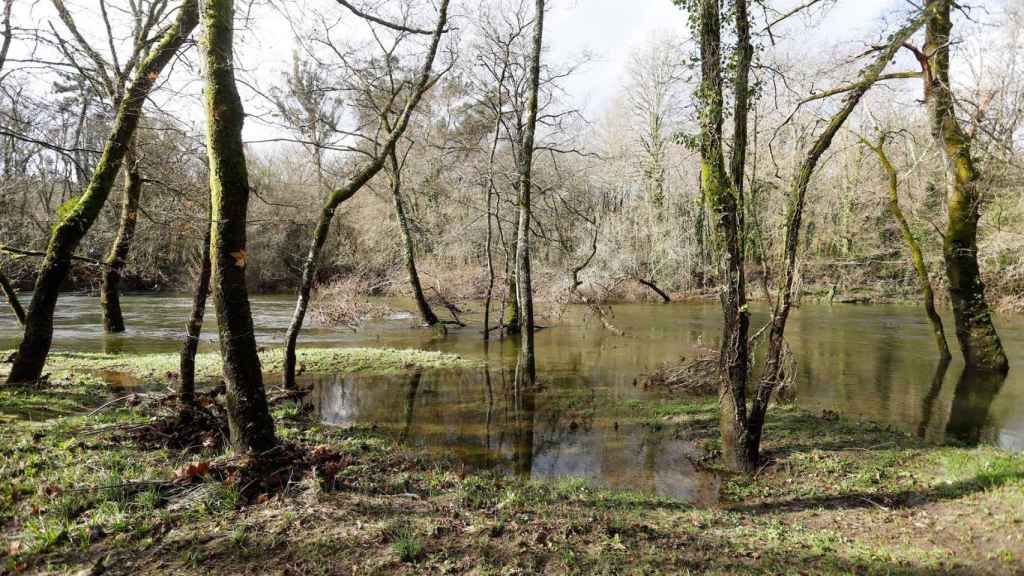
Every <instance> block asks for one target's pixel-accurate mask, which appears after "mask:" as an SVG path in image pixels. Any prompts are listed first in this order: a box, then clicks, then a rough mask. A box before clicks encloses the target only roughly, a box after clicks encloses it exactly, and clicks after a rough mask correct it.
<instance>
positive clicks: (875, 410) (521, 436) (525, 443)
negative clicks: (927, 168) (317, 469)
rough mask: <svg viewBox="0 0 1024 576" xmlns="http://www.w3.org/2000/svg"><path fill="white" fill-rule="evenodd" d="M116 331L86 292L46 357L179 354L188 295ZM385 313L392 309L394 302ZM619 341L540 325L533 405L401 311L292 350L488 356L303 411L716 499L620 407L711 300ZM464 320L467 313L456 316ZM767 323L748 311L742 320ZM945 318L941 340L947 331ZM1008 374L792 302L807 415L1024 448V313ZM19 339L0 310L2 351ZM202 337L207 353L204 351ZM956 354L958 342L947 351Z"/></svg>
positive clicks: (480, 452)
mask: <svg viewBox="0 0 1024 576" xmlns="http://www.w3.org/2000/svg"><path fill="white" fill-rule="evenodd" d="M124 304H125V309H126V322H127V324H128V326H129V331H128V333H126V334H124V335H116V336H110V335H104V334H103V333H102V330H101V324H100V315H99V305H98V301H97V299H96V298H92V297H84V296H65V297H62V298H61V301H60V305H59V310H60V314H59V315H58V318H57V326H56V330H55V335H54V349H56V350H70V351H94V352H100V351H105V352H111V353H140V352H169V351H176V350H177V349H178V346H179V338H180V336H181V333H182V332H183V328H184V323H185V319H186V317H187V314H188V307H189V305H190V304H189V300H188V299H187V298H181V297H169V296H128V297H126V298H125V299H124ZM393 304H394V305H395V306H396V307H398V306H400V303H393ZM291 307H292V301H291V298H289V297H260V298H256V299H255V300H254V304H253V310H254V314H255V323H256V326H257V338H258V340H259V341H260V342H261V344H265V345H276V344H279V343H280V341H281V339H282V336H283V333H284V330H285V328H286V327H287V323H288V319H289V317H290V313H291ZM614 313H615V318H614V322H615V324H616V325H617V326H618V327H619V328H621V329H623V330H624V331H625V332H626V336H625V337H619V336H616V335H614V334H612V333H610V332H608V331H607V330H605V329H604V328H603V327H602V326H601V324H600V323H599V322H597V321H596V320H593V319H591V318H589V315H588V314H587V312H586V311H585V310H583V309H581V308H574V307H570V308H567V309H566V310H564V311H563V313H562V314H561V315H559V316H554V317H547V318H544V319H543V320H542V321H541V323H542V324H545V325H547V326H549V328H548V329H546V330H543V331H542V332H540V333H538V334H537V339H536V341H537V350H538V354H537V358H538V370H539V373H540V375H541V379H542V380H543V383H544V387H543V389H542V390H541V391H540V392H537V393H534V394H532V395H523V394H517V393H516V391H515V389H514V387H512V386H511V385H510V380H511V371H512V370H513V366H512V363H513V362H514V359H515V356H516V347H515V343H514V342H509V341H503V342H493V343H491V345H490V346H489V347H485V346H484V344H483V343H482V341H481V339H480V335H479V331H478V330H477V329H474V328H466V329H462V330H458V331H454V332H453V333H452V334H450V335H449V336H448V337H446V338H439V337H436V336H434V335H433V334H432V333H431V332H430V331H426V330H420V329H415V328H413V326H414V325H415V322H414V320H413V319H412V317H411V316H410V315H409V314H408V313H404V312H399V313H396V314H395V315H393V316H392V317H391V318H389V319H386V320H381V321H375V322H372V323H370V324H368V325H367V326H365V327H364V328H363V329H361V330H359V331H358V332H353V331H350V330H329V329H324V328H316V327H313V328H311V329H309V330H307V331H306V332H305V333H304V336H303V339H302V342H301V345H304V346H389V347H412V348H423V349H429V350H441V351H446V352H454V353H457V354H461V355H463V356H465V357H469V358H478V359H486V360H487V365H488V368H487V369H486V370H477V371H469V372H457V373H456V372H440V373H438V372H426V373H423V374H421V375H402V376H393V377H366V376H328V377H321V378H319V380H318V381H317V382H316V384H317V386H316V392H315V394H314V397H313V400H312V401H313V402H314V403H315V404H316V406H317V407H318V409H319V410H320V413H321V414H322V415H323V417H324V418H325V420H326V421H328V422H331V423H335V424H339V425H366V426H378V427H380V428H383V429H385V430H388V431H391V432H392V433H394V434H396V435H399V436H401V437H403V438H405V439H406V440H407V441H408V442H410V443H413V444H416V445H419V446H422V447H424V448H426V449H430V450H435V451H438V452H451V453H452V454H453V455H454V456H456V457H458V458H459V459H461V460H462V461H463V462H464V463H465V465H466V466H467V467H473V468H481V467H483V468H494V469H497V470H503V471H508V472H514V473H519V474H524V475H529V476H531V477H536V478H551V477H581V478H586V479H590V480H592V481H595V482H597V483H600V484H604V485H609V486H617V487H629V488H634V489H643V490H648V491H651V492H655V493H658V494H664V495H672V496H678V497H683V498H686V499H690V500H705V499H707V498H708V493H709V492H713V485H709V484H708V483H707V481H706V480H707V479H706V478H702V477H701V476H700V475H699V474H697V472H696V471H695V470H694V469H693V466H692V465H691V464H690V461H689V459H688V457H687V456H688V455H689V451H690V447H689V446H688V445H687V444H686V443H685V442H682V441H680V440H678V439H676V438H673V437H671V435H670V434H671V433H670V432H668V431H667V429H666V430H658V429H652V428H650V427H645V426H641V425H639V424H637V423H635V422H631V421H630V420H629V414H628V412H629V410H628V409H627V408H628V406H629V403H630V401H631V400H637V399H643V398H649V396H648V394H650V392H647V391H644V390H642V389H640V388H638V387H636V386H635V385H634V383H635V380H636V378H637V376H638V375H640V374H642V373H644V372H646V371H649V370H651V369H653V368H654V367H656V366H657V365H659V364H660V363H662V362H665V361H667V360H673V359H677V358H679V356H681V355H690V354H691V353H692V351H693V350H694V349H695V347H698V346H706V347H714V346H715V345H716V342H717V339H718V337H719V330H720V320H719V318H720V310H719V307H718V306H717V305H716V304H689V303H677V304H669V305H663V304H624V305H619V306H615V307H614ZM467 318H468V319H470V320H475V316H474V315H473V314H472V313H470V314H468V315H467ZM765 320H766V315H765V313H764V311H760V310H755V313H754V317H753V326H755V327H757V326H760V324H761V323H763V322H764V321H765ZM947 322H949V324H948V326H950V332H952V329H951V326H952V322H951V321H950V320H947ZM998 327H999V329H1000V334H1001V336H1002V337H1003V341H1004V344H1005V345H1006V347H1007V350H1008V353H1009V356H1010V362H1011V365H1012V366H1014V367H1016V368H1015V369H1014V370H1011V372H1010V375H1009V377H1008V378H1005V379H1002V378H997V379H992V378H978V377H975V376H972V375H970V374H964V373H963V369H962V363H961V362H960V361H959V359H956V360H954V362H953V363H952V364H950V365H949V366H948V367H946V369H945V370H940V368H941V366H939V363H938V361H937V360H936V355H935V351H934V345H933V343H932V340H931V335H930V332H929V329H928V326H927V323H926V321H925V319H924V317H923V314H922V313H921V311H920V310H919V309H918V308H916V307H910V306H856V305H836V306H831V307H830V306H824V305H810V304H807V305H804V306H803V307H801V308H800V309H798V310H797V311H796V312H795V314H794V315H793V316H792V318H791V321H790V325H789V329H788V340H789V342H790V344H791V346H792V348H793V351H794V353H795V354H796V358H797V361H798V366H799V375H798V381H797V385H796V388H797V394H796V401H797V403H798V404H800V405H802V406H804V407H807V408H810V409H812V410H816V411H817V410H831V411H835V412H838V413H840V414H844V415H847V416H850V417H853V418H863V419H869V420H872V421H876V422H880V423H884V424H891V425H893V426H896V427H898V428H901V429H904V430H907V431H909V432H912V433H915V434H919V435H921V436H923V437H925V438H927V439H928V440H930V441H934V442H945V441H950V440H955V441H959V442H966V443H977V442H985V443H992V444H996V445H999V446H1003V447H1006V448H1009V449H1014V450H1021V449H1024V317H1019V316H1016V317H1001V318H1000V319H999V322H998ZM19 336H20V332H19V330H18V327H17V326H16V324H15V323H14V320H13V318H12V317H10V315H2V316H0V348H11V347H14V346H15V345H16V344H17V339H18V337H19ZM214 337H215V333H214V332H213V327H212V326H211V327H208V330H207V331H204V342H203V345H202V347H203V348H204V349H213V348H214V347H215V346H214V340H213V339H214ZM951 345H953V346H954V347H955V342H951Z"/></svg>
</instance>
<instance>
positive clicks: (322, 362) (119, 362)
mask: <svg viewBox="0 0 1024 576" xmlns="http://www.w3.org/2000/svg"><path fill="white" fill-rule="evenodd" d="M12 352H13V351H12V350H6V351H0V358H6V357H8V356H9V355H10V354H11V353H12ZM178 361H179V356H178V354H177V353H164V354H135V355H127V354H101V353H77V352H54V353H51V354H50V356H49V357H48V358H47V361H46V368H45V372H49V373H51V374H54V375H57V376H61V375H64V374H66V373H68V372H72V371H73V372H76V373H83V372H87V373H93V374H99V373H107V374H104V375H105V376H119V377H124V378H127V379H130V380H135V381H141V382H144V383H145V382H148V383H154V382H166V381H167V380H168V378H172V379H173V378H175V377H176V376H177V372H178V366H179V365H178ZM296 361H297V364H296V367H297V371H298V372H299V373H300V374H301V373H303V372H306V373H324V374H339V373H355V372H372V373H374V374H388V373H394V372H400V371H403V370H409V369H411V368H423V369H430V368H469V367H472V366H476V365H477V363H476V362H473V361H471V360H466V359H464V358H462V357H461V356H458V355H456V354H445V353H442V352H429V351H426V350H414V349H394V348H305V349H301V350H298V351H297V353H296ZM260 363H261V364H262V366H263V371H264V373H267V374H279V373H280V372H281V369H282V368H283V363H284V351H283V350H282V349H280V348H271V349H266V350H261V351H260ZM220 370H221V361H220V353H218V352H207V353H203V354H197V355H196V379H197V380H206V379H210V378H214V377H216V376H219V375H220ZM9 371H10V365H9V364H0V377H3V376H6V375H7V373H8V372H9Z"/></svg>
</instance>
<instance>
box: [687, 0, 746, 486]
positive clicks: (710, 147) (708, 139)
mask: <svg viewBox="0 0 1024 576" xmlns="http://www.w3.org/2000/svg"><path fill="white" fill-rule="evenodd" d="M736 8H737V10H736V17H737V21H738V23H740V22H742V25H741V27H740V28H739V30H740V32H741V35H740V38H741V44H743V43H744V42H745V43H746V46H741V47H740V54H739V56H740V58H738V64H739V65H738V66H737V70H736V73H737V76H738V77H739V76H741V75H742V76H745V75H746V74H747V73H749V63H750V58H749V54H750V53H749V50H748V49H747V47H748V46H749V27H748V26H747V24H746V1H745V0H738V1H737V2H736ZM699 23H700V57H701V84H700V92H699V96H700V153H701V188H702V190H703V194H704V197H705V198H706V200H707V203H708V205H709V206H710V207H711V209H712V211H713V212H714V215H715V227H716V229H717V231H718V235H719V237H720V239H721V242H722V244H724V248H725V251H724V254H725V257H726V263H725V264H726V265H725V281H726V282H725V288H724V290H723V292H722V294H721V299H722V312H723V315H724V322H723V324H722V343H721V350H720V355H719V365H720V368H721V373H722V378H721V382H720V384H719V390H718V399H719V432H720V435H721V440H722V460H723V463H724V464H725V465H726V466H727V467H729V468H731V469H734V470H750V469H751V468H752V466H754V465H756V462H753V463H751V462H748V461H746V460H745V456H746V452H745V451H744V446H745V442H746V436H747V404H746V389H747V375H748V372H749V361H748V357H749V354H748V349H747V334H748V332H749V327H750V318H749V314H748V312H747V302H746V283H745V278H744V270H743V230H742V227H741V226H742V222H741V213H742V207H741V204H740V202H741V197H740V195H739V190H740V189H739V188H738V187H737V185H736V183H735V182H731V181H730V180H731V179H732V178H730V176H729V175H728V174H727V173H726V165H725V156H724V154H723V153H722V122H723V106H724V101H723V96H722V70H721V66H722V54H721V15H720V7H719V1H718V0H701V3H700V6H699ZM744 31H746V32H747V34H742V32H744ZM743 84H744V85H745V80H744V82H743ZM735 85H736V87H737V88H741V87H742V86H741V83H740V82H736V83H735ZM737 100H738V102H737V106H740V105H742V110H739V109H738V110H737V113H738V114H740V115H742V116H744V117H745V116H746V114H747V109H746V106H747V95H746V92H745V90H744V92H743V94H742V98H737ZM742 125H743V126H745V123H742ZM739 136H743V137H744V138H745V133H743V132H740V133H737V137H739ZM736 146H740V147H741V148H745V146H746V141H745V140H744V141H743V142H742V144H741V143H740V142H739V141H737V142H736ZM744 154H745V152H744V151H743V150H742V149H741V150H735V151H734V152H733V155H734V156H733V158H734V161H735V162H734V166H733V169H734V171H736V172H738V174H736V175H734V177H735V178H738V179H739V180H741V181H742V179H743V163H744V162H745V159H744V156H743V155H744Z"/></svg>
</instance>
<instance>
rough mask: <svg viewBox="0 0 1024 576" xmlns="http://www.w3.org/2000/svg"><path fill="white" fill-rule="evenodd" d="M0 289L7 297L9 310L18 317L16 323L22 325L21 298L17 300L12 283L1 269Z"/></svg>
mask: <svg viewBox="0 0 1024 576" xmlns="http://www.w3.org/2000/svg"><path fill="white" fill-rule="evenodd" d="M0 289H3V291H4V296H6V297H7V305H8V306H10V307H11V311H12V312H14V315H15V316H16V317H17V318H18V323H19V324H21V325H22V326H24V325H25V309H24V308H22V307H21V300H18V293H17V291H15V290H14V285H13V284H11V281H10V280H8V279H7V276H6V275H4V273H3V272H2V271H0Z"/></svg>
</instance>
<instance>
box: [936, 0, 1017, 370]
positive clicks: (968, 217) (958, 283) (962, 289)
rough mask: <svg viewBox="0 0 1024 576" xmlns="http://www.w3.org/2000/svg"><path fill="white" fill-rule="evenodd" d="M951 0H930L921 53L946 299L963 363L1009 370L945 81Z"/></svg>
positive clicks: (961, 136) (972, 178) (970, 164)
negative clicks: (941, 205)
mask: <svg viewBox="0 0 1024 576" xmlns="http://www.w3.org/2000/svg"><path fill="white" fill-rule="evenodd" d="M952 5H953V2H952V0H928V4H927V10H928V12H929V16H930V17H929V19H928V26H927V29H926V33H925V46H924V51H923V52H924V55H926V58H927V68H926V71H925V101H926V102H927V105H928V115H929V118H930V120H931V126H932V136H933V137H934V138H935V142H936V144H937V145H938V146H939V148H940V149H941V150H942V152H943V158H944V160H945V166H946V193H947V197H948V204H949V222H948V224H947V227H946V237H945V241H944V242H943V255H944V256H945V260H946V277H947V279H948V280H949V300H950V302H951V303H952V304H953V315H954V317H955V319H956V336H957V339H958V340H959V342H960V349H961V350H962V351H963V354H964V362H965V363H966V364H967V366H969V367H971V368H973V369H975V370H992V371H997V372H1006V371H1008V370H1009V369H1010V364H1009V361H1008V360H1007V358H1006V353H1005V352H1004V351H1003V344H1002V342H1001V341H1000V339H999V334H998V333H997V332H996V328H995V326H994V325H993V324H992V313H991V311H990V310H989V307H988V302H987V301H986V300H985V284H984V283H983V282H982V280H981V272H980V270H979V269H978V218H979V217H980V212H979V206H980V203H981V194H980V193H979V191H978V172H977V170H976V168H975V166H974V159H973V158H972V156H971V139H970V137H969V136H968V135H967V134H966V133H965V132H964V131H963V129H962V128H961V126H960V123H959V122H958V121H957V119H956V114H955V110H954V103H953V94H952V90H951V88H950V79H949V43H950V31H951V30H952V27H953V23H952V20H951V19H950V8H951V6H952Z"/></svg>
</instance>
